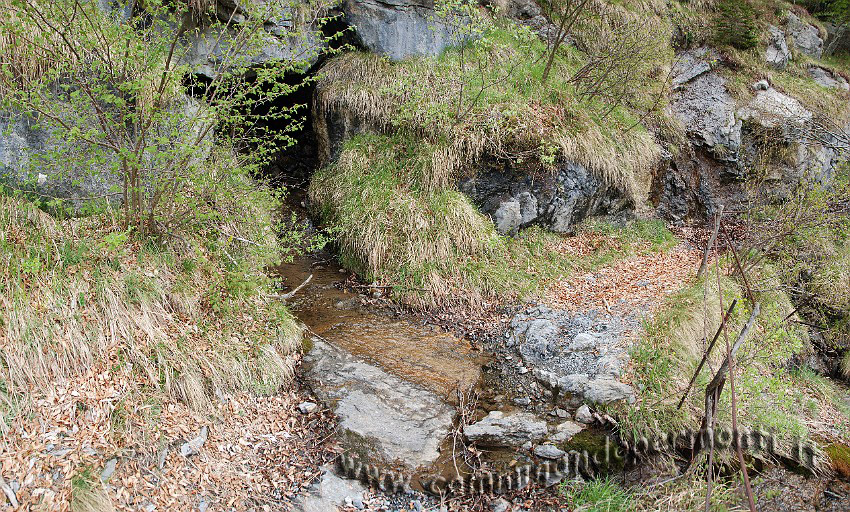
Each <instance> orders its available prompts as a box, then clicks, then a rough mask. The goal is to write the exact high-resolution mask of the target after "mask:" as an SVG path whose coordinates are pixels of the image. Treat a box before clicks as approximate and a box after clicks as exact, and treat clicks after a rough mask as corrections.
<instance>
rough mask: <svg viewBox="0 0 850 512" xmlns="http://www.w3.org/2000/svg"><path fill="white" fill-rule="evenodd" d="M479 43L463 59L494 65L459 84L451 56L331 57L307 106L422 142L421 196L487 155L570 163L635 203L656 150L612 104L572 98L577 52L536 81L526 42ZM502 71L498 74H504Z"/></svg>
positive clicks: (526, 38) (497, 37) (499, 36)
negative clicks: (427, 154)
mask: <svg viewBox="0 0 850 512" xmlns="http://www.w3.org/2000/svg"><path fill="white" fill-rule="evenodd" d="M488 41H489V44H488V45H484V46H478V45H474V44H473V45H472V46H471V47H470V48H468V49H467V50H466V52H467V54H473V55H474V56H475V57H476V58H478V59H481V60H482V61H490V62H500V63H502V64H501V65H499V66H488V67H486V68H483V71H482V72H481V73H479V74H472V75H469V76H468V78H467V80H468V83H466V84H464V87H463V88H459V87H457V86H455V84H454V81H453V77H454V76H455V75H457V74H458V73H459V72H460V71H459V69H460V66H461V60H460V57H459V54H458V52H457V51H456V50H449V51H447V52H446V53H444V54H443V55H442V56H441V57H439V58H438V59H409V60H406V61H403V62H400V63H392V62H390V61H389V60H387V59H386V58H383V57H380V56H377V55H370V54H365V53H348V54H344V55H341V56H339V57H337V58H335V59H333V60H331V61H330V62H329V63H328V64H327V65H326V66H325V67H324V68H323V73H322V78H321V79H320V81H319V83H318V84H317V98H316V102H317V108H319V109H320V110H322V111H324V112H329V111H333V110H342V111H352V112H354V113H355V114H356V115H357V116H358V117H361V118H363V119H364V120H365V121H366V122H367V123H369V124H370V125H371V126H372V127H374V128H375V129H376V130H378V131H381V132H387V133H389V132H403V133H407V134H411V135H414V136H417V137H419V138H422V139H423V140H424V141H426V142H427V143H429V144H432V145H433V149H432V157H431V162H429V163H427V168H426V169H427V170H428V171H429V172H428V174H427V176H426V177H427V180H426V181H425V182H424V185H425V187H426V189H428V190H436V189H440V188H445V187H448V186H450V185H451V184H453V182H454V180H456V179H457V178H458V177H459V176H461V175H463V174H464V173H469V172H471V170H472V165H473V164H474V163H476V162H477V161H478V159H479V158H480V157H481V156H482V155H484V154H485V153H487V154H492V155H499V156H503V157H505V158H508V159H511V160H513V161H514V162H516V163H518V164H520V165H522V166H525V167H526V168H528V169H530V170H536V171H539V170H541V169H552V168H553V167H554V165H555V163H556V161H561V160H570V161H573V162H577V163H580V164H582V165H584V166H586V167H587V168H588V169H590V170H591V171H592V172H594V173H595V174H597V176H599V177H601V178H602V179H603V180H604V181H605V182H606V183H609V184H611V185H614V186H616V187H617V188H618V189H619V190H621V192H622V193H623V194H625V195H627V196H629V197H630V198H632V199H633V200H635V201H636V202H641V201H642V200H644V199H645V196H646V193H647V187H648V179H649V173H650V171H651V169H652V167H653V166H654V164H655V163H656V162H657V160H658V158H659V156H660V147H659V146H658V145H657V144H656V143H655V141H654V140H653V137H652V135H651V134H650V133H648V132H647V131H646V129H645V128H643V126H641V125H640V118H639V117H638V116H637V115H635V114H634V113H633V112H632V111H631V110H629V109H628V108H625V107H623V106H618V107H616V108H613V109H612V110H611V112H610V113H609V115H608V116H607V117H606V118H605V120H604V121H603V120H601V119H600V114H599V112H605V110H606V109H605V108H604V103H600V102H597V103H591V104H588V103H585V102H582V101H581V100H580V98H578V94H577V93H576V90H575V87H574V86H573V85H572V84H570V83H569V81H568V80H569V77H571V76H573V75H574V74H575V72H576V71H577V70H578V69H579V68H580V67H581V66H582V65H583V64H584V61H583V60H582V54H581V52H579V51H578V50H576V49H575V48H574V47H571V48H569V49H566V50H565V51H564V52H563V54H562V55H559V58H557V59H556V61H555V64H554V66H555V70H554V72H553V73H552V76H551V78H550V80H549V81H548V82H547V83H546V84H545V85H544V84H543V83H542V81H541V75H542V73H543V66H544V63H543V62H541V61H542V56H543V55H544V52H545V49H546V47H545V44H544V43H543V42H542V41H540V40H538V39H537V38H536V36H534V35H523V34H522V33H515V32H511V31H508V30H504V29H494V30H493V31H492V32H491V33H489V39H488ZM467 58H468V57H467ZM511 66H514V67H515V69H513V72H512V74H511V75H510V76H508V75H506V74H505V71H504V70H505V69H506V68H511ZM456 95H461V99H460V100H459V101H454V100H453V98H454V97H455V96H456ZM635 96H638V97H641V98H646V96H645V95H638V94H635ZM447 99H448V100H449V101H446V100H447ZM458 105H460V107H458ZM458 111H460V115H461V116H462V117H461V118H460V119H459V118H458Z"/></svg>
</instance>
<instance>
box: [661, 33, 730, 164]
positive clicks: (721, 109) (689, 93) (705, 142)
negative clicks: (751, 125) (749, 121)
mask: <svg viewBox="0 0 850 512" xmlns="http://www.w3.org/2000/svg"><path fill="white" fill-rule="evenodd" d="M717 58H718V57H717V55H716V53H714V52H713V51H712V50H710V49H708V48H699V49H697V50H692V51H688V52H685V53H684V54H682V55H681V56H680V58H679V59H678V60H677V62H676V67H675V68H674V69H673V84H674V88H675V90H674V92H673V94H672V96H671V98H670V105H669V107H668V112H669V113H670V114H671V115H672V116H673V117H675V118H676V119H678V120H679V121H681V123H682V124H683V125H684V126H685V129H686V130H687V134H688V136H689V138H690V139H691V140H692V141H693V142H694V143H695V144H698V145H700V146H702V147H704V148H706V149H707V150H709V151H710V152H711V153H712V154H713V155H714V156H715V157H716V158H718V159H719V160H723V161H734V160H735V159H736V158H737V153H738V150H739V148H740V146H741V122H740V121H739V120H738V119H737V118H736V117H735V109H736V103H735V99H734V98H732V95H731V94H729V91H728V90H727V88H726V79H725V78H723V77H722V76H720V74H719V73H717V72H715V71H712V69H711V62H712V61H715V60H717Z"/></svg>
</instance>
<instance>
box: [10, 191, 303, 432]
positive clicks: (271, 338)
mask: <svg viewBox="0 0 850 512" xmlns="http://www.w3.org/2000/svg"><path fill="white" fill-rule="evenodd" d="M220 178H221V179H220V180H217V183H216V184H215V185H214V186H211V188H210V189H208V190H197V191H196V193H197V194H198V195H199V196H204V194H207V193H208V194H209V195H207V196H206V197H207V202H206V204H207V207H206V208H205V209H202V210H199V211H196V212H194V213H195V214H196V215H197V216H198V219H199V220H200V219H202V221H201V222H199V223H198V224H192V226H193V227H192V228H191V229H189V228H187V229H185V230H182V231H179V232H164V233H162V234H161V235H160V236H159V237H156V238H149V237H146V238H138V237H136V236H135V234H134V233H133V232H132V231H122V230H121V229H120V228H119V226H118V224H117V223H116V221H115V219H114V218H113V217H112V216H111V214H110V213H109V212H108V211H107V212H104V213H102V214H98V215H95V216H91V217H86V218H77V219H67V220H57V219H55V218H53V217H51V216H49V215H48V214H46V213H45V212H43V211H42V210H39V209H38V208H36V207H35V206H34V205H33V204H31V203H28V202H27V201H25V200H23V199H21V198H17V197H11V196H8V195H2V196H0V254H2V255H3V258H2V260H0V309H2V317H0V326H2V329H0V367H1V368H2V374H3V375H2V377H1V378H0V390H2V395H1V396H2V400H0V404H2V423H0V427H2V430H3V432H4V433H5V432H7V431H8V429H9V428H10V425H11V424H12V423H14V422H15V421H16V418H18V417H20V415H26V414H28V411H31V410H32V409H33V408H34V407H35V408H37V407H38V400H39V399H40V397H43V396H44V395H45V394H46V393H48V392H49V391H51V390H53V389H55V388H56V387H57V386H58V387H62V386H68V385H69V384H70V383H72V382H73V381H74V380H75V379H76V380H78V379H80V378H83V377H82V376H84V375H87V374H89V373H90V372H91V371H93V370H95V369H98V370H102V369H104V368H105V369H107V371H112V372H116V373H122V372H124V371H125V370H126V372H127V373H128V374H129V375H131V376H132V383H133V384H132V387H131V389H126V390H125V392H124V393H123V397H122V399H121V403H120V406H119V407H115V408H114V410H113V411H112V414H113V415H114V418H113V421H112V425H113V427H114V430H113V432H111V433H110V434H111V435H113V436H115V438H116V439H121V440H122V441H121V443H120V444H125V443H126V444H127V445H129V444H131V443H135V442H141V443H143V444H144V443H146V442H148V441H149V440H150V436H151V434H152V433H153V432H155V431H156V424H157V417H156V416H157V414H158V412H157V411H160V412H161V411H162V410H163V407H164V406H165V404H166V403H168V402H171V401H175V400H176V401H180V402H182V403H185V404H188V405H189V406H190V407H191V408H192V409H193V410H196V411H204V410H206V409H207V408H208V407H209V405H210V402H211V400H214V399H215V398H214V397H215V396H216V395H217V394H218V393H221V392H236V391H250V392H254V393H274V392H276V391H278V390H279V389H280V388H281V386H283V385H285V384H287V383H288V382H289V381H290V379H291V377H292V371H293V358H292V355H293V353H294V352H295V350H296V349H297V347H298V346H299V344H300V334H301V332H300V328H299V327H298V326H297V325H296V322H295V321H294V319H293V317H292V316H291V315H290V313H289V312H288V311H287V310H286V308H285V307H284V306H283V305H282V304H281V303H280V302H279V301H276V300H275V299H272V298H269V296H268V293H269V292H270V290H271V284H272V283H271V281H270V279H269V278H268V277H267V276H266V274H265V273H264V268H265V267H266V266H267V265H270V264H272V263H274V262H276V261H278V260H279V259H280V257H281V255H282V254H283V251H284V248H283V247H282V246H281V242H280V241H279V239H278V236H277V234H278V230H277V225H276V221H275V219H274V215H273V213H272V212H274V211H276V209H277V205H278V200H277V199H276V198H275V197H274V195H273V194H271V193H270V191H269V190H268V189H265V188H263V187H262V186H258V185H257V184H255V183H252V182H249V181H245V180H243V179H239V178H237V177H236V174H234V175H226V176H221V177H220ZM231 178H232V179H231ZM110 369H111V370H110ZM143 403H146V404H148V405H149V406H150V407H149V413H150V416H149V418H148V420H149V421H150V423H149V424H147V425H143V426H142V431H141V432H137V434H139V435H140V437H139V438H123V436H124V434H125V433H124V432H122V425H123V422H122V420H121V416H122V414H124V413H126V412H127V411H128V410H134V409H136V408H137V407H138V406H139V405H140V404H143Z"/></svg>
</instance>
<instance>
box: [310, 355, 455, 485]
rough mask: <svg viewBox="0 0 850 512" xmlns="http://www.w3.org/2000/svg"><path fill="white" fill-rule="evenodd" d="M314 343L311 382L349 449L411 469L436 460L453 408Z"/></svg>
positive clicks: (355, 359) (402, 381)
mask: <svg viewBox="0 0 850 512" xmlns="http://www.w3.org/2000/svg"><path fill="white" fill-rule="evenodd" d="M312 345H313V346H312V348H311V349H310V351H309V352H308V353H307V354H306V355H305V356H304V361H305V365H306V368H307V373H306V377H307V381H308V383H309V384H310V386H311V387H312V388H313V391H314V392H315V393H316V395H317V396H318V397H319V398H320V399H321V400H322V401H323V402H324V403H325V404H326V405H327V406H328V407H329V408H331V409H332V410H333V411H334V413H335V414H336V415H337V417H338V418H339V426H340V428H341V429H342V433H343V436H342V437H343V442H344V444H345V445H346V448H347V449H349V450H350V451H351V452H353V453H354V454H357V455H358V456H360V457H361V458H362V459H363V460H374V458H376V457H377V458H379V459H380V460H379V461H378V462H384V463H401V464H403V465H404V466H405V467H407V468H408V469H411V470H414V469H416V468H419V467H420V466H425V465H428V464H430V463H432V462H434V461H435V460H436V459H437V457H438V456H439V446H440V443H441V442H442V441H443V439H444V438H445V437H446V435H447V434H448V433H449V430H450V429H451V426H452V420H453V418H454V409H453V408H452V407H451V406H450V405H449V404H447V403H446V402H445V401H443V400H442V399H441V398H440V397H438V396H437V395H435V394H434V393H432V392H430V391H428V390H426V389H424V388H421V387H419V386H417V385H415V384H412V383H410V382H407V381H404V380H402V379H400V378H398V377H396V376H394V375H391V374H389V373H387V372H385V371H384V370H382V369H381V368H378V367H377V366H374V365H372V364H369V363H367V362H365V361H363V360H362V359H360V358H358V357H356V356H353V355H351V354H350V353H348V352H346V351H345V350H342V349H339V348H336V347H334V346H332V345H330V344H329V343H326V342H325V341H322V340H320V339H319V338H313V339H312Z"/></svg>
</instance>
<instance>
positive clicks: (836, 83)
mask: <svg viewBox="0 0 850 512" xmlns="http://www.w3.org/2000/svg"><path fill="white" fill-rule="evenodd" d="M809 74H810V75H812V78H814V80H815V82H817V83H818V84H819V85H822V86H824V87H829V88H831V89H842V90H845V91H850V84H848V83H847V80H846V79H845V78H844V77H843V76H841V75H839V74H838V73H833V72H832V71H829V70H828V69H824V68H822V67H819V66H812V67H810V68H809Z"/></svg>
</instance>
